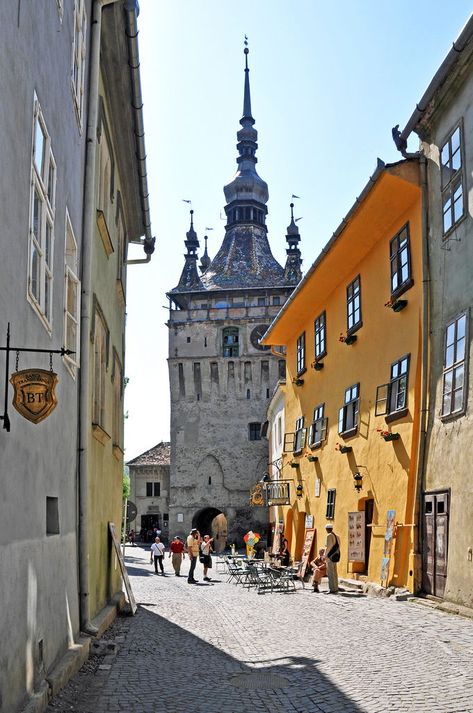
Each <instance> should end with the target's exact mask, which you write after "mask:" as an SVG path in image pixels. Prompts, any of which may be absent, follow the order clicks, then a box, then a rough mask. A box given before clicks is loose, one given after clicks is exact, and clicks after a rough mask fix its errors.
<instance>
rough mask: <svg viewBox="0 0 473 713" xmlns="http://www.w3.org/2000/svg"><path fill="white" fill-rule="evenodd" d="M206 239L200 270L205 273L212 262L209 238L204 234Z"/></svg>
mask: <svg viewBox="0 0 473 713" xmlns="http://www.w3.org/2000/svg"><path fill="white" fill-rule="evenodd" d="M204 240H205V250H204V254H203V255H202V257H201V258H200V271H201V272H202V273H204V272H205V271H206V269H207V268H208V266H209V265H210V263H211V262H212V261H211V259H210V258H209V254H208V252H207V240H208V237H207V235H205V236H204Z"/></svg>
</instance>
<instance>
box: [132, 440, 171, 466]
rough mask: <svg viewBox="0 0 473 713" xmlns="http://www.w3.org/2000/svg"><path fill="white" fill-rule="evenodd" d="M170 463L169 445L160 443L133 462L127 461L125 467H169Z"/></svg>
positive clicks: (165, 442)
mask: <svg viewBox="0 0 473 713" xmlns="http://www.w3.org/2000/svg"><path fill="white" fill-rule="evenodd" d="M170 461H171V444H170V443H169V442H167V441H161V443H158V445H157V446H154V447H153V448H150V449H149V450H148V451H145V452H144V453H142V454H141V455H139V456H136V458H133V460H129V461H128V463H127V465H128V466H130V465H169V464H170Z"/></svg>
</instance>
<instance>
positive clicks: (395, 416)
mask: <svg viewBox="0 0 473 713" xmlns="http://www.w3.org/2000/svg"><path fill="white" fill-rule="evenodd" d="M408 413H409V409H408V408H403V409H400V410H399V411H393V412H392V413H388V414H386V416H385V417H384V420H385V421H386V423H392V422H393V421H398V420H399V419H401V418H405V417H406V416H407V414H408Z"/></svg>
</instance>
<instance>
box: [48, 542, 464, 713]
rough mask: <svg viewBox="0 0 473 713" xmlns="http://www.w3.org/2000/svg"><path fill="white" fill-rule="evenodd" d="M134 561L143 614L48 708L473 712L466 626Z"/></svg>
mask: <svg viewBox="0 0 473 713" xmlns="http://www.w3.org/2000/svg"><path fill="white" fill-rule="evenodd" d="M126 560H127V565H128V571H129V575H130V580H131V583H132V586H133V590H134V593H135V597H136V600H137V603H138V604H139V607H138V612H137V614H136V616H135V617H134V618H132V617H121V618H119V619H118V620H117V622H116V623H115V624H114V625H113V627H112V629H111V630H110V631H109V632H107V633H106V635H105V638H109V639H113V640H115V641H116V642H117V644H118V653H117V655H116V657H115V658H114V659H113V661H112V662H111V664H108V663H107V664H105V665H103V668H99V667H98V665H96V666H91V665H90V663H88V664H86V666H84V667H83V670H82V671H81V672H80V673H79V674H78V675H77V676H76V677H75V679H74V680H73V681H72V682H71V683H70V684H69V685H68V686H67V687H66V689H64V691H63V692H62V693H61V694H60V695H59V696H58V697H56V699H54V700H53V702H52V703H51V704H50V706H49V707H48V709H47V710H48V711H49V713H58V712H59V711H61V712H64V713H65V712H66V711H74V712H76V713H108V712H110V713H113V712H116V711H124V712H127V713H128V712H129V713H132V712H133V713H134V712H136V713H138V712H139V713H152V712H156V713H222V712H224V713H257V712H258V711H267V712H271V713H280V712H283V711H284V712H286V711H288V712H293V711H294V712H295V711H297V712H298V713H319V712H321V713H339V712H340V713H342V712H346V713H348V712H350V713H355V712H359V713H384V712H385V711H396V712H401V711H412V712H414V713H424V712H425V713H427V712H428V713H434V712H438V713H453V712H454V711H455V712H456V713H460V711H463V712H468V713H471V712H473V665H472V660H473V621H471V620H469V619H464V618H460V617H455V616H452V615H450V614H444V613H441V612H438V611H434V610H430V609H428V608H425V607H421V606H418V605H416V604H413V603H409V602H394V601H391V600H389V599H377V598H367V597H360V596H354V595H353V594H349V593H346V594H343V593H342V594H339V595H330V594H328V595H326V594H323V593H320V594H313V593H312V592H311V589H310V588H307V587H306V589H305V590H302V589H301V588H300V587H298V588H297V591H296V593H290V594H281V593H276V592H274V593H272V594H270V593H266V594H264V595H258V594H257V592H256V591H254V590H250V591H248V590H247V589H243V588H242V586H241V585H235V584H232V583H227V576H226V575H224V574H222V573H217V572H216V571H215V565H214V569H213V570H212V574H213V578H214V581H212V582H211V583H207V582H202V570H201V565H200V564H198V565H197V572H196V576H197V578H198V579H199V580H200V581H199V583H198V584H196V585H189V584H187V581H186V577H185V576H181V577H180V578H177V577H175V576H174V573H173V571H172V568H171V561H170V559H168V558H167V557H166V560H165V563H166V564H165V566H166V573H167V576H166V577H163V576H156V575H155V574H154V571H153V568H152V566H151V565H150V564H149V555H148V552H147V551H145V550H144V549H141V548H139V547H136V548H134V549H131V548H128V549H127V557H126ZM187 568H188V560H185V564H184V573H187ZM99 661H100V660H99Z"/></svg>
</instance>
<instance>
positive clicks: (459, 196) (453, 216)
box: [440, 126, 465, 235]
mask: <svg viewBox="0 0 473 713" xmlns="http://www.w3.org/2000/svg"><path fill="white" fill-rule="evenodd" d="M462 142H463V137H462V129H461V127H460V126H457V128H456V129H455V131H454V132H453V133H452V134H450V136H449V137H448V139H447V141H446V142H445V144H444V145H443V146H442V148H441V151H440V183H441V191H442V216H443V234H444V235H446V234H447V233H448V232H449V231H450V230H451V229H452V228H453V227H454V226H455V225H456V224H457V223H458V221H459V220H460V219H461V218H463V215H464V212H465V205H464V200H463V192H464V191H463V161H462Z"/></svg>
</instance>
